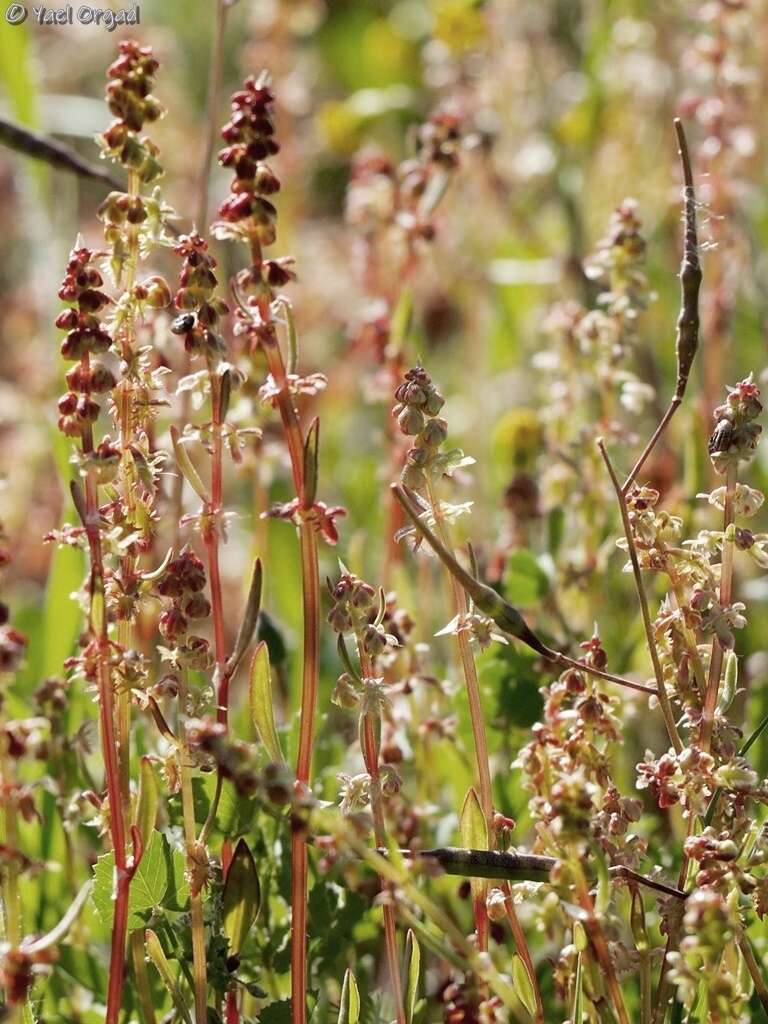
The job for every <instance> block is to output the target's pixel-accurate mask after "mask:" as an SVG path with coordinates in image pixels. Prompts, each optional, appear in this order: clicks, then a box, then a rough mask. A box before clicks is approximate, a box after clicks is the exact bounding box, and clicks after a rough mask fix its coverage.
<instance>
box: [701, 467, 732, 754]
mask: <svg viewBox="0 0 768 1024" xmlns="http://www.w3.org/2000/svg"><path fill="white" fill-rule="evenodd" d="M736 473H737V467H736V464H735V463H734V464H733V465H731V466H729V467H728V471H727V474H726V478H725V502H724V506H723V557H722V563H721V566H720V607H721V608H726V607H727V606H728V605H729V604H730V603H731V594H732V590H733V549H734V538H733V530H732V526H733V505H734V498H735V496H736ZM724 653H725V651H724V648H723V645H722V644H721V643H720V641H719V640H718V638H717V637H716V636H715V638H714V639H713V640H712V655H711V657H710V661H709V676H708V678H707V692H706V696H705V698H704V708H703V711H702V715H701V745H702V748H703V749H704V750H709V747H710V744H711V742H712V728H713V726H714V724H715V710H716V709H717V697H718V693H719V691H720V675H721V673H722V668H723V654H724Z"/></svg>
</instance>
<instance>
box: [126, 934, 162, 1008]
mask: <svg viewBox="0 0 768 1024" xmlns="http://www.w3.org/2000/svg"><path fill="white" fill-rule="evenodd" d="M129 945H130V949H131V960H132V962H133V979H134V982H135V984H136V995H137V997H138V1004H139V1009H140V1010H141V1019H142V1021H143V1024H156V1021H157V1018H156V1017H155V1005H154V1002H153V1000H152V990H151V989H150V987H149V972H148V971H147V963H146V959H145V953H144V929H143V928H136V929H135V930H134V931H132V932H131V937H130V939H129Z"/></svg>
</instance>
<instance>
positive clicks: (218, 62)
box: [196, 0, 234, 235]
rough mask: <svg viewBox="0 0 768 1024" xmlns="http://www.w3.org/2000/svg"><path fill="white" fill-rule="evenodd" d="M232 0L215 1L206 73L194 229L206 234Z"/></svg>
mask: <svg viewBox="0 0 768 1024" xmlns="http://www.w3.org/2000/svg"><path fill="white" fill-rule="evenodd" d="M233 2H234V0H216V28H215V30H214V36H213V44H212V46H211V66H210V71H209V74H208V99H207V103H206V121H205V124H206V132H205V148H204V150H203V159H202V161H201V163H200V174H199V180H198V186H197V188H198V192H197V224H196V227H197V230H198V231H199V232H200V234H201V235H203V234H205V226H206V222H207V220H208V180H209V178H210V174H211V159H212V157H213V148H214V145H215V140H216V126H217V112H218V109H219V100H220V93H221V74H222V67H223V64H224V31H225V28H226V24H227V11H228V10H229V8H230V6H231V5H232V3H233Z"/></svg>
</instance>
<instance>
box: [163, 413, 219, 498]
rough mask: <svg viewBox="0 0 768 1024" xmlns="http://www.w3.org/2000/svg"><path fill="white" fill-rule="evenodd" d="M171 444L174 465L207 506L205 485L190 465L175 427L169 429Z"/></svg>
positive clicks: (190, 461) (190, 462)
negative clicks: (174, 460)
mask: <svg viewBox="0 0 768 1024" xmlns="http://www.w3.org/2000/svg"><path fill="white" fill-rule="evenodd" d="M171 442H172V443H173V452H174V454H175V456H176V464H177V466H178V467H179V471H180V472H181V475H182V476H183V477H184V479H185V480H186V481H187V483H188V484H189V486H190V487H191V488H192V490H193V491H194V492H195V494H196V495H197V496H198V498H199V499H200V500H201V501H203V502H205V503H206V504H208V502H209V501H210V498H209V497H208V492H207V491H206V489H205V484H204V483H203V481H202V480H201V479H200V475H199V474H198V472H197V470H196V469H195V467H194V466H193V465H192V460H191V459H190V457H189V455H188V454H187V450H186V448H185V447H184V445H183V444H182V443H181V438H180V437H179V431H178V430H177V428H176V427H175V426H172V427H171Z"/></svg>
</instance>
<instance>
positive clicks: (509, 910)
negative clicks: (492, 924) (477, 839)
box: [502, 882, 544, 1024]
mask: <svg viewBox="0 0 768 1024" xmlns="http://www.w3.org/2000/svg"><path fill="white" fill-rule="evenodd" d="M502 891H503V893H504V896H505V897H506V898H505V900H504V910H505V913H506V915H507V921H509V928H510V931H511V932H512V937H513V938H514V940H515V945H516V946H517V952H518V953H519V954H520V958H521V960H522V961H523V963H524V964H525V970H526V972H527V974H528V980H529V981H530V983H531V988H532V989H533V998H534V999H535V1001H536V1024H544V1004H543V1003H542V1001H541V990H540V988H539V982H538V979H537V977H536V968H535V967H534V965H533V957H532V956H531V951H530V949H529V948H528V942H527V940H526V938H525V932H524V931H523V928H522V925H521V924H520V920H519V918H518V916H517V911H516V910H515V899H514V896H513V895H512V886H511V885H510V884H509V882H504V884H503V886H502Z"/></svg>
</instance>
